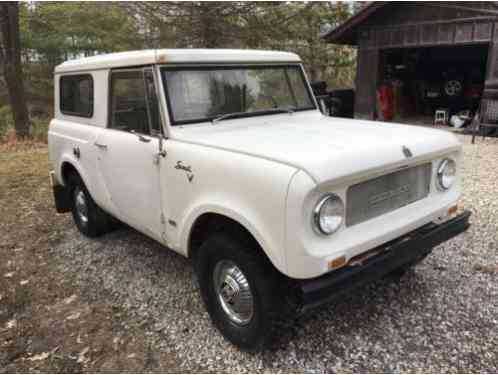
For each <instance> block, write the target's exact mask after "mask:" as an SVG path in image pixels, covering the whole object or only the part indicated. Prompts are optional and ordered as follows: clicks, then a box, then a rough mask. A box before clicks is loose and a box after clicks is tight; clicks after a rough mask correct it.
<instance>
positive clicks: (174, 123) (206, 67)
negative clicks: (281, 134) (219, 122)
mask: <svg viewBox="0 0 498 375" xmlns="http://www.w3.org/2000/svg"><path fill="white" fill-rule="evenodd" d="M290 67H295V68H297V70H298V71H299V74H300V76H301V79H302V80H303V83H304V88H305V90H306V93H307V95H308V97H309V99H310V102H311V106H310V107H306V108H298V109H296V110H295V112H301V111H311V110H316V109H317V106H316V102H315V98H314V96H313V94H312V92H311V90H310V86H309V83H308V80H307V79H306V75H305V73H304V70H303V66H302V64H301V63H292V62H289V63H275V64H268V63H265V64H257V63H256V64H255V63H247V64H243V63H239V64H223V63H220V64H175V65H169V64H168V65H160V66H159V77H160V79H161V83H162V85H163V89H164V97H165V99H166V106H167V107H168V115H169V123H170V125H171V126H182V125H189V124H200V123H203V122H209V121H211V120H212V119H211V118H209V117H202V118H197V119H192V120H180V121H177V120H175V117H174V113H173V107H172V104H171V99H170V95H169V91H168V82H167V80H166V79H165V78H164V76H163V71H168V70H172V71H181V70H213V69H216V70H235V69H268V68H290ZM284 73H287V71H286V70H284ZM270 114H276V113H275V112H271V111H261V112H254V113H250V112H247V114H240V115H238V116H237V118H247V117H257V116H265V115H270Z"/></svg>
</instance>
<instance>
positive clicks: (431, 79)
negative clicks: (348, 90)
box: [376, 44, 488, 123]
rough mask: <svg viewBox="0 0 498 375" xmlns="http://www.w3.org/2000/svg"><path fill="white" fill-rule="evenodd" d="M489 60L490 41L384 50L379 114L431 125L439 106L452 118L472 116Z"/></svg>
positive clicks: (475, 109)
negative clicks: (486, 43) (385, 101)
mask: <svg viewBox="0 0 498 375" xmlns="http://www.w3.org/2000/svg"><path fill="white" fill-rule="evenodd" d="M487 58H488V46H487V45H485V44H476V45H465V46H438V47H426V48H397V49H396V48H395V49H383V50H381V51H380V55H379V60H380V61H379V85H378V88H377V103H376V106H377V108H376V115H377V118H379V119H381V120H388V121H390V120H394V121H398V122H408V123H420V122H423V123H427V122H431V121H433V120H434V115H435V112H436V111H437V110H440V111H445V114H447V116H448V119H451V117H452V116H455V115H460V116H462V117H463V116H467V117H468V118H471V117H472V115H473V114H475V113H476V111H477V110H478V108H479V103H480V100H481V96H482V92H483V89H484V81H485V71H486V63H487ZM384 98H388V100H389V103H387V105H386V103H383V102H382V100H386V99H384ZM455 121H456V120H455Z"/></svg>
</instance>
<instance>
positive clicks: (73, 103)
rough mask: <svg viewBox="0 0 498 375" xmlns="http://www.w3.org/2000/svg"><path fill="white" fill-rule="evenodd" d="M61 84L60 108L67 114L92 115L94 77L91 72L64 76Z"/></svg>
mask: <svg viewBox="0 0 498 375" xmlns="http://www.w3.org/2000/svg"><path fill="white" fill-rule="evenodd" d="M59 86H60V109H61V112H62V113H63V114H65V115H70V116H80V117H92V115H93V79H92V76H91V75H90V74H78V75H70V76H62V77H61V78H60V81H59Z"/></svg>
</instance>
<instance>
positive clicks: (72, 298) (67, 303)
mask: <svg viewBox="0 0 498 375" xmlns="http://www.w3.org/2000/svg"><path fill="white" fill-rule="evenodd" d="M75 300H76V294H73V295H72V296H71V297H67V298H65V299H64V303H65V304H66V305H69V304H70V303H73V302H74V301H75Z"/></svg>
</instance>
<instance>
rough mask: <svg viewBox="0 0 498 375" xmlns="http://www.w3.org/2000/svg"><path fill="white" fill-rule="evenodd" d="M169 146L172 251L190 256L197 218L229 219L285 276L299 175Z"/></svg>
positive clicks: (232, 155)
mask: <svg viewBox="0 0 498 375" xmlns="http://www.w3.org/2000/svg"><path fill="white" fill-rule="evenodd" d="M167 146H168V158H167V159H166V162H165V163H164V164H163V165H162V168H163V175H162V176H163V180H164V181H165V186H166V190H165V206H166V207H167V210H166V211H167V216H168V217H167V220H166V225H167V242H168V246H169V247H171V248H172V249H174V250H176V251H178V252H179V253H182V254H184V255H188V246H189V238H190V233H191V230H192V226H193V225H194V223H195V221H196V220H197V218H199V217H200V216H201V215H203V214H206V213H215V214H219V215H224V216H226V217H228V218H230V219H232V220H234V221H236V222H238V223H239V224H240V225H242V226H243V227H244V228H246V229H247V230H248V231H249V232H250V233H251V234H252V236H253V237H254V238H255V239H256V241H258V243H259V245H260V246H261V248H262V249H263V251H264V252H265V253H266V254H267V256H268V258H269V259H270V261H271V262H272V263H273V265H274V266H275V267H276V268H277V269H278V270H279V271H281V272H282V273H286V270H287V266H286V257H285V244H284V242H285V225H286V221H285V215H286V201H287V193H288V187H289V182H290V181H291V179H292V176H293V175H294V173H296V169H295V168H294V167H290V166H288V165H284V164H281V163H278V162H275V161H272V160H266V159H261V158H258V157H254V156H249V155H245V154H240V153H236V152H228V151H226V150H221V149H217V148H213V147H205V146H200V145H194V144H187V143H183V142H176V141H170V142H169V143H168V145H167ZM179 161H181V162H182V164H183V165H186V166H188V167H189V168H191V173H192V179H188V178H187V175H186V173H185V171H184V170H182V169H178V168H176V167H177V163H178V162H179ZM166 191H167V194H166ZM170 221H171V222H173V224H170Z"/></svg>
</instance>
